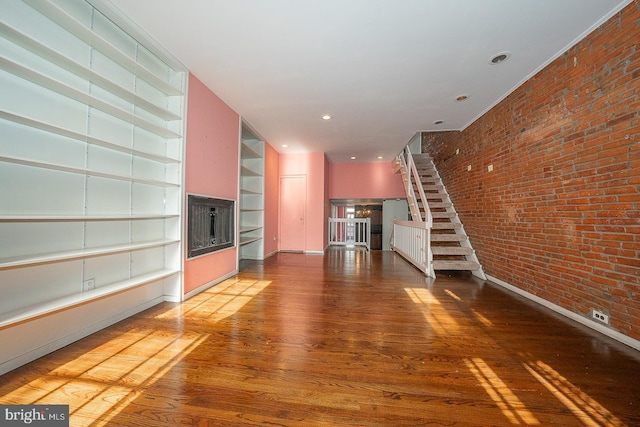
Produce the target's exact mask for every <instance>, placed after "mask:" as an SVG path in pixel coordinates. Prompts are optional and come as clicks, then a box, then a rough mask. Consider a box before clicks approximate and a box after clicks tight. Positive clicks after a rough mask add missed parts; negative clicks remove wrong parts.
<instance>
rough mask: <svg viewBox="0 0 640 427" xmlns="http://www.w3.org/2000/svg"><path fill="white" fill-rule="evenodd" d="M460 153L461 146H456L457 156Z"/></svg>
mask: <svg viewBox="0 0 640 427" xmlns="http://www.w3.org/2000/svg"><path fill="white" fill-rule="evenodd" d="M458 154H460V149H459V148H456V156H457V155H458Z"/></svg>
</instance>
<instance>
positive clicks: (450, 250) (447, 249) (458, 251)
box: [431, 246, 473, 255]
mask: <svg viewBox="0 0 640 427" xmlns="http://www.w3.org/2000/svg"><path fill="white" fill-rule="evenodd" d="M431 253H432V254H433V255H471V254H472V253H473V249H472V248H463V247H462V246H431Z"/></svg>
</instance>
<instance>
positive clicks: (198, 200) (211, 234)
mask: <svg viewBox="0 0 640 427" xmlns="http://www.w3.org/2000/svg"><path fill="white" fill-rule="evenodd" d="M187 205H188V208H187V209H188V223H187V224H188V226H187V245H188V251H187V252H188V253H187V258H192V257H195V256H198V255H203V254H206V253H209V252H215V251H219V250H221V249H225V248H230V247H233V246H234V245H235V221H234V218H235V209H234V208H235V201H234V200H226V199H216V198H213V197H204V196H195V195H192V194H189V195H188V197H187Z"/></svg>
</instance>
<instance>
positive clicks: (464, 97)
mask: <svg viewBox="0 0 640 427" xmlns="http://www.w3.org/2000/svg"><path fill="white" fill-rule="evenodd" d="M467 99H469V95H460V96H459V97H457V98H456V101H465V100H467Z"/></svg>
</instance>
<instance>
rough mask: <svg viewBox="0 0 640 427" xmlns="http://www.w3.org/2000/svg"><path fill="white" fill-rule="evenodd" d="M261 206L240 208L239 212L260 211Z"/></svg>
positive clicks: (261, 209)
mask: <svg viewBox="0 0 640 427" xmlns="http://www.w3.org/2000/svg"><path fill="white" fill-rule="evenodd" d="M263 210H264V209H263V208H243V207H241V208H240V212H262V211H263Z"/></svg>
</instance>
